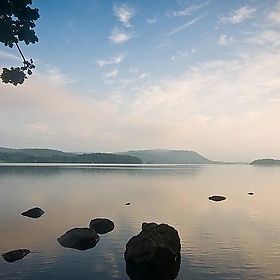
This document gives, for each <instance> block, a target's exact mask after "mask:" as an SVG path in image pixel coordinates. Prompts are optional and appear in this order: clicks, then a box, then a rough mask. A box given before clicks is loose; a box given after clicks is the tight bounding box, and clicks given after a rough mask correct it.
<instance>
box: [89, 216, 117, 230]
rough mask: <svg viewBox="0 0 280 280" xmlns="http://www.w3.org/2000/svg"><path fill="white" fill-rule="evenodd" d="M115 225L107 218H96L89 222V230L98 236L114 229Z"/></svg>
mask: <svg viewBox="0 0 280 280" xmlns="http://www.w3.org/2000/svg"><path fill="white" fill-rule="evenodd" d="M114 227H115V224H114V222H113V221H111V220H109V219H107V218H96V219H93V220H91V221H90V224H89V228H91V229H94V230H95V231H96V232H97V233H98V234H105V233H107V232H110V231H112V230H113V229H114Z"/></svg>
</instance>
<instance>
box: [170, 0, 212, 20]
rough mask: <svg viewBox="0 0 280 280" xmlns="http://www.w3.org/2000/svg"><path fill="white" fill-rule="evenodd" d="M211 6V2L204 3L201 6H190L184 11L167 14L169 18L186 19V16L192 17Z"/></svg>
mask: <svg viewBox="0 0 280 280" xmlns="http://www.w3.org/2000/svg"><path fill="white" fill-rule="evenodd" d="M209 4H210V1H207V2H204V3H201V4H199V5H195V4H194V5H191V6H188V7H186V8H184V9H182V10H179V11H171V12H168V13H167V16H168V17H185V16H190V15H192V14H193V13H195V12H196V11H198V10H200V9H202V8H204V7H206V6H208V5H209Z"/></svg>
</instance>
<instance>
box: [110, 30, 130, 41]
mask: <svg viewBox="0 0 280 280" xmlns="http://www.w3.org/2000/svg"><path fill="white" fill-rule="evenodd" d="M132 37H133V36H132V35H131V34H130V33H126V32H124V31H121V30H120V29H118V28H117V27H115V28H114V29H113V30H112V33H111V35H110V36H109V39H110V41H111V42H112V43H114V44H120V43H123V42H126V41H128V40H130V39H131V38H132Z"/></svg>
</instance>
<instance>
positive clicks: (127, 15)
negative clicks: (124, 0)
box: [113, 4, 136, 27]
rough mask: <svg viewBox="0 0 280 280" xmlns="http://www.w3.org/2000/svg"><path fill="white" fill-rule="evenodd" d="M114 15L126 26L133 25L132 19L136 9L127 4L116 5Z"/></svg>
mask: <svg viewBox="0 0 280 280" xmlns="http://www.w3.org/2000/svg"><path fill="white" fill-rule="evenodd" d="M113 8H114V15H115V16H116V17H117V18H118V19H119V21H120V22H121V23H122V24H123V25H124V26H125V27H132V25H131V23H130V20H131V19H132V18H133V17H134V15H135V13H136V11H135V9H134V8H131V7H128V6H127V5H124V4H123V5H120V6H117V5H114V7H113Z"/></svg>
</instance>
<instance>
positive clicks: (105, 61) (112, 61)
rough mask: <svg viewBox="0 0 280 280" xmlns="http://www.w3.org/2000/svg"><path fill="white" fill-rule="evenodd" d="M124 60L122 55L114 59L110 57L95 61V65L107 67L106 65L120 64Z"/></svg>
mask: <svg viewBox="0 0 280 280" xmlns="http://www.w3.org/2000/svg"><path fill="white" fill-rule="evenodd" d="M124 58H125V55H124V54H119V55H118V56H115V57H112V58H109V59H102V60H97V61H96V63H97V64H98V65H99V66H101V67H102V66H107V65H114V64H120V63H121V62H122V61H123V59H124Z"/></svg>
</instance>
